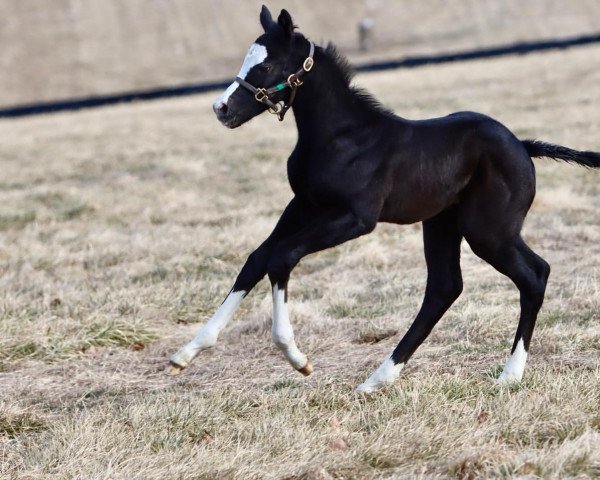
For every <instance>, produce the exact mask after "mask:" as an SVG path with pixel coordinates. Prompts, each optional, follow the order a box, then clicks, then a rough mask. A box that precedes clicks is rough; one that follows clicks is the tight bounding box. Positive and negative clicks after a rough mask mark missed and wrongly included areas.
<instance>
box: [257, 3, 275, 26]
mask: <svg viewBox="0 0 600 480" xmlns="http://www.w3.org/2000/svg"><path fill="white" fill-rule="evenodd" d="M260 24H261V25H262V27H263V29H264V31H265V32H266V31H267V30H269V29H270V28H271V27H272V26H273V25H275V22H274V21H273V17H272V16H271V12H269V9H268V8H267V7H265V6H264V5H263V6H262V8H261V9H260Z"/></svg>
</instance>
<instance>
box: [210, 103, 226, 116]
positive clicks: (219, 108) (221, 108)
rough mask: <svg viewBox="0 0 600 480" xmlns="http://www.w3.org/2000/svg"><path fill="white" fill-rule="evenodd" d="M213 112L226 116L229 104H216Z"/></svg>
mask: <svg viewBox="0 0 600 480" xmlns="http://www.w3.org/2000/svg"><path fill="white" fill-rule="evenodd" d="M213 110H214V111H215V113H216V114H217V115H225V114H226V113H227V104H226V103H223V102H219V103H215V104H214V106H213Z"/></svg>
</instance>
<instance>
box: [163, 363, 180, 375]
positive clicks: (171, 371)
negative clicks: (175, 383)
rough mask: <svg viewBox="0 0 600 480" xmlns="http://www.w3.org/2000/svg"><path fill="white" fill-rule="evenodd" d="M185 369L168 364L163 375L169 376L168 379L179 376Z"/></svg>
mask: <svg viewBox="0 0 600 480" xmlns="http://www.w3.org/2000/svg"><path fill="white" fill-rule="evenodd" d="M184 368H185V367H182V366H181V365H177V364H175V363H170V364H169V366H168V367H167V369H166V371H165V373H166V374H167V375H169V376H170V377H176V376H177V375H180V374H181V372H183V370H184Z"/></svg>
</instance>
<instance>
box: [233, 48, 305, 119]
mask: <svg viewBox="0 0 600 480" xmlns="http://www.w3.org/2000/svg"><path fill="white" fill-rule="evenodd" d="M314 54H315V44H314V43H313V42H310V52H309V53H308V57H306V59H305V60H304V63H302V67H301V68H299V69H298V70H297V71H296V73H292V74H291V75H290V76H289V77H288V78H287V80H286V81H285V82H282V83H278V84H277V85H275V86H274V87H271V88H256V87H255V86H254V85H252V84H251V83H248V82H247V81H246V80H244V79H243V78H240V77H235V81H236V82H238V83H239V84H240V85H241V86H242V87H244V88H246V89H248V90H250V91H251V92H252V93H253V94H254V98H255V100H256V101H257V102H260V103H263V104H265V105H266V106H267V107H269V113H272V114H273V115H277V117H278V118H279V121H280V122H282V121H283V117H285V114H286V113H287V111H288V110H289V109H290V108H291V106H292V103H294V98H296V90H297V89H298V87H299V86H300V85H302V83H304V82H302V76H303V75H305V74H306V73H308V72H310V70H311V69H312V67H313V65H314V64H315V61H314V59H313V55H314ZM284 88H290V89H291V90H292V92H291V93H290V96H289V98H288V100H287V102H286V101H281V102H278V103H273V101H272V100H271V99H270V98H269V97H270V96H271V95H273V94H274V93H277V92H279V91H281V90H283V89H284Z"/></svg>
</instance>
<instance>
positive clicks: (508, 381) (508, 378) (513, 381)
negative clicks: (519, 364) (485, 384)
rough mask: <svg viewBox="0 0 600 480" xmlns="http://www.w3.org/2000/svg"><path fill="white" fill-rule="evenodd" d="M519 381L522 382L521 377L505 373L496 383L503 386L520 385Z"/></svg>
mask: <svg viewBox="0 0 600 480" xmlns="http://www.w3.org/2000/svg"><path fill="white" fill-rule="evenodd" d="M519 383H521V377H519V376H517V375H511V374H504V373H502V375H500V376H499V377H498V379H497V380H496V385H499V386H501V387H509V386H511V385H518V384H519Z"/></svg>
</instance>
